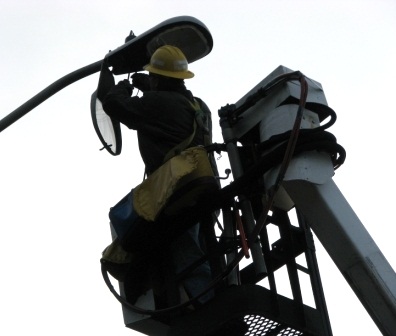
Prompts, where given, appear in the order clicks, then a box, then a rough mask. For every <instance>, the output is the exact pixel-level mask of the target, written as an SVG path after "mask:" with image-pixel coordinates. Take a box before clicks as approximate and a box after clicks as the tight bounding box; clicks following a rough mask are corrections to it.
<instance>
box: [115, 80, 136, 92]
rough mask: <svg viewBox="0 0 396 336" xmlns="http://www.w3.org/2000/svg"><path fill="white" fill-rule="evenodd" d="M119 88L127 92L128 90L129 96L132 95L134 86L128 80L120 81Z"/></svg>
mask: <svg viewBox="0 0 396 336" xmlns="http://www.w3.org/2000/svg"><path fill="white" fill-rule="evenodd" d="M117 86H119V87H122V88H125V89H126V90H128V93H129V95H130V96H131V95H132V92H133V85H132V84H131V83H130V82H129V80H128V79H124V80H122V81H119V82H118V84H117Z"/></svg>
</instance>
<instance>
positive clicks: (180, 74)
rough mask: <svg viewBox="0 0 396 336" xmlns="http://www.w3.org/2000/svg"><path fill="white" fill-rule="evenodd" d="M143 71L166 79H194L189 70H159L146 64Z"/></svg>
mask: <svg viewBox="0 0 396 336" xmlns="http://www.w3.org/2000/svg"><path fill="white" fill-rule="evenodd" d="M143 69H144V70H147V71H148V72H152V73H155V74H157V75H161V76H166V77H172V78H178V79H189V78H193V77H194V73H193V72H191V71H190V70H186V71H167V70H161V69H157V68H154V67H152V66H151V65H150V64H147V65H145V66H144V67H143Z"/></svg>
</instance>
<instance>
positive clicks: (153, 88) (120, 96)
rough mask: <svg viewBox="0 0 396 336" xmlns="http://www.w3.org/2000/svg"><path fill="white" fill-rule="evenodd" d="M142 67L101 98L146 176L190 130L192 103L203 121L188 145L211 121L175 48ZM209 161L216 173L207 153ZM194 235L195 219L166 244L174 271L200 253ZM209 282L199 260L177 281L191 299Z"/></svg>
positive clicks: (206, 135)
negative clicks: (133, 141)
mask: <svg viewBox="0 0 396 336" xmlns="http://www.w3.org/2000/svg"><path fill="white" fill-rule="evenodd" d="M144 70H146V71H148V72H149V74H148V75H147V74H144V73H135V74H134V75H133V76H132V84H131V83H130V82H129V81H128V80H122V81H120V82H119V83H118V84H117V85H115V86H113V87H112V88H111V89H110V90H109V91H108V93H107V95H106V96H105V97H104V99H103V108H104V111H105V112H106V113H107V114H108V115H109V116H110V117H112V118H113V119H115V120H117V121H119V122H121V123H122V124H124V125H126V126H127V127H128V128H130V129H133V130H136V131H137V137H138V142H139V150H140V154H141V157H142V159H143V162H144V164H145V169H146V173H147V174H148V175H150V174H151V173H153V172H154V171H155V170H156V169H157V168H159V167H160V166H161V164H163V162H164V158H165V156H166V155H167V154H168V152H169V151H170V150H171V149H172V148H174V147H175V146H176V145H178V144H180V143H182V142H183V141H184V140H185V139H186V138H188V137H189V136H190V135H191V134H192V133H193V125H194V119H195V113H196V110H195V109H194V106H193V104H192V103H194V102H196V101H197V102H198V103H199V107H200V109H201V111H202V112H203V115H204V118H203V122H204V125H203V127H199V128H197V130H196V132H195V136H194V138H193V140H192V141H191V143H190V145H189V147H193V146H199V145H206V143H205V139H209V141H211V130H212V121H211V112H210V110H209V108H208V107H207V105H206V104H205V103H204V102H203V101H202V100H201V99H199V98H197V97H194V96H193V94H192V93H191V91H189V90H188V89H187V88H186V86H185V84H184V80H185V79H189V78H192V77H193V76H194V74H193V73H192V72H191V71H190V70H188V62H187V59H186V57H185V55H184V54H183V52H182V51H181V50H180V49H179V48H177V47H175V46H170V45H165V46H161V47H159V48H158V49H157V50H156V51H155V52H154V53H153V55H152V56H151V59H150V63H149V64H148V65H146V66H144ZM134 87H135V88H138V89H139V90H140V91H142V93H143V94H142V95H141V96H140V97H139V96H137V95H136V96H133V97H131V95H132V92H133V88H134ZM206 142H207V141H206ZM211 155H212V154H211ZM211 164H212V168H213V170H214V172H215V174H216V175H218V174H217V168H216V164H215V161H214V159H213V155H212V156H211ZM170 224H171V223H170ZM198 235H199V223H197V224H196V225H195V226H193V227H191V228H190V229H188V231H187V232H186V233H184V234H183V235H181V236H179V237H177V238H176V239H175V240H174V241H173V242H172V243H171V252H172V258H173V262H174V265H175V270H176V273H179V272H181V271H183V270H184V269H185V268H187V267H188V266H189V265H190V264H192V263H193V262H194V261H196V260H197V259H199V258H201V257H202V255H203V251H202V250H201V247H200V244H199V236H198ZM211 280H212V279H211V272H210V267H209V264H208V263H204V264H202V265H201V266H199V267H198V268H197V269H195V271H194V272H193V274H192V275H191V277H189V278H188V279H186V280H185V281H184V284H183V285H184V288H185V290H186V292H187V294H189V295H190V296H191V297H194V296H196V295H197V294H200V293H202V291H203V290H204V289H206V288H207V285H208V283H209V282H210V281H211ZM212 295H213V294H212V292H211V291H209V292H208V293H207V294H206V295H204V296H202V297H200V299H199V300H198V301H199V302H200V303H204V302H206V301H208V300H209V299H210V298H211V297H212ZM132 301H133V299H132Z"/></svg>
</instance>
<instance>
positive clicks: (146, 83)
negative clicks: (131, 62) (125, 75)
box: [132, 72, 150, 92]
mask: <svg viewBox="0 0 396 336" xmlns="http://www.w3.org/2000/svg"><path fill="white" fill-rule="evenodd" d="M132 85H133V86H134V87H135V88H137V89H139V90H140V91H142V92H145V91H150V78H149V75H147V74H143V73H138V72H136V73H134V74H133V75H132Z"/></svg>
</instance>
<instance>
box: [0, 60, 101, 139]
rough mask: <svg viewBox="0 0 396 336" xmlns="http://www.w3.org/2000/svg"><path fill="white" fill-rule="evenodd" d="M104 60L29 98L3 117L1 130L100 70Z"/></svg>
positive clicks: (67, 76)
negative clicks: (69, 86) (63, 90)
mask: <svg viewBox="0 0 396 336" xmlns="http://www.w3.org/2000/svg"><path fill="white" fill-rule="evenodd" d="M102 62H103V61H102V60H100V61H97V62H95V63H92V64H90V65H87V66H85V67H82V68H80V69H78V70H75V71H73V72H71V73H69V74H68V75H66V76H64V77H62V78H60V79H58V80H57V81H55V82H54V83H52V84H51V85H49V86H48V87H46V88H45V89H44V90H42V91H41V92H39V93H38V94H36V95H35V96H34V97H33V98H31V99H29V100H28V101H27V102H26V103H24V104H23V105H21V106H19V107H18V108H17V109H16V110H15V111H13V112H11V113H10V114H8V115H7V116H5V117H4V118H3V119H1V120H0V132H2V131H3V130H5V129H6V128H7V127H8V126H10V125H12V124H13V123H14V122H15V121H17V120H18V119H20V118H22V117H23V116H24V115H25V114H27V113H28V112H30V111H31V110H33V109H34V108H35V107H36V106H38V105H40V104H41V103H42V102H43V101H45V100H46V99H48V98H49V97H51V96H52V95H54V94H55V93H57V92H58V91H60V90H62V89H64V88H65V87H66V86H68V85H70V84H72V83H74V82H77V81H78V80H80V79H82V78H84V77H87V76H90V75H92V74H94V73H95V72H98V71H100V68H101V66H102Z"/></svg>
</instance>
